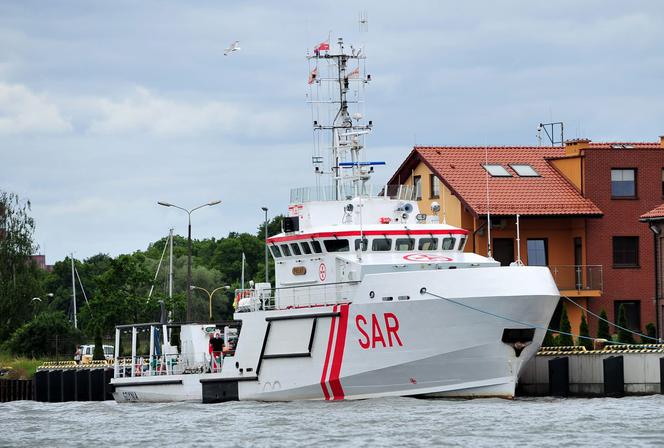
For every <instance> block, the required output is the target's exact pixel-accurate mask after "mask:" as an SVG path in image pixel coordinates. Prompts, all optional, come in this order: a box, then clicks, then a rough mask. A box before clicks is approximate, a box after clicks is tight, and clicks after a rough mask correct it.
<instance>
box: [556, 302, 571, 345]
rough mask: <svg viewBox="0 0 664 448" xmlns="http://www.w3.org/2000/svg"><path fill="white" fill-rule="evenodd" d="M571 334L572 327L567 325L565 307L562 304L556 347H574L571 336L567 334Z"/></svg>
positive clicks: (567, 319)
mask: <svg viewBox="0 0 664 448" xmlns="http://www.w3.org/2000/svg"><path fill="white" fill-rule="evenodd" d="M571 332H572V325H571V324H570V323H569V318H568V317H567V306H565V304H563V311H562V314H561V316H560V334H559V335H558V345H560V346H564V347H567V346H571V345H574V339H573V338H572V336H571V334H569V333H571ZM564 333H568V334H564Z"/></svg>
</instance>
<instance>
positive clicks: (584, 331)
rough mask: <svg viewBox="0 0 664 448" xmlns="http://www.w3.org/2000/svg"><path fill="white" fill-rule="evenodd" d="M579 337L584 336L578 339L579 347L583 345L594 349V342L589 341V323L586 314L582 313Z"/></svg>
mask: <svg viewBox="0 0 664 448" xmlns="http://www.w3.org/2000/svg"><path fill="white" fill-rule="evenodd" d="M579 336H584V337H582V338H579V339H578V345H581V346H583V347H585V348H587V349H589V350H592V348H593V341H592V340H590V339H588V338H589V337H590V331H589V330H588V322H587V321H586V315H585V313H581V325H579Z"/></svg>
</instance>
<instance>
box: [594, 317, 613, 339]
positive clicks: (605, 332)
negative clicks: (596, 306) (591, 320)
mask: <svg viewBox="0 0 664 448" xmlns="http://www.w3.org/2000/svg"><path fill="white" fill-rule="evenodd" d="M599 317H601V318H602V319H604V320H600V321H599V322H598V323H597V338H598V339H606V340H607V341H610V340H611V333H610V332H609V323H608V322H607V320H608V317H607V315H606V311H604V310H602V311H600V313H599Z"/></svg>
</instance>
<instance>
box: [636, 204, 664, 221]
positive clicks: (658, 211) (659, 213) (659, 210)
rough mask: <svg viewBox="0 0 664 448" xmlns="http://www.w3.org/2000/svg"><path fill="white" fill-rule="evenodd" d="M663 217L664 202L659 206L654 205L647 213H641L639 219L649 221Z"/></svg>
mask: <svg viewBox="0 0 664 448" xmlns="http://www.w3.org/2000/svg"><path fill="white" fill-rule="evenodd" d="M663 218H664V204H662V205H660V206H659V207H655V208H654V209H652V210H650V211H649V212H648V213H644V214H643V215H641V216H640V220H641V221H650V220H655V219H663Z"/></svg>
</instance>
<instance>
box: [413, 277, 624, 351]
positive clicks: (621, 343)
mask: <svg viewBox="0 0 664 448" xmlns="http://www.w3.org/2000/svg"><path fill="white" fill-rule="evenodd" d="M420 294H428V295H430V296H433V297H437V298H439V299H443V300H446V301H448V302H450V303H453V304H455V305H458V306H462V307H465V308H468V309H471V310H473V311H477V312H479V313H483V314H488V315H489V316H493V317H497V318H499V319H504V320H507V321H510V322H514V323H516V324H521V325H525V326H527V327H534V328H537V329H540V330H545V331H550V332H552V333H558V334H564V335H566V336H572V337H575V338H581V339H588V340H591V341H594V340H596V339H597V338H593V337H590V336H582V335H580V334H574V333H567V332H565V331H560V330H553V329H551V328H548V327H543V326H541V325H536V324H533V323H530V322H524V321H521V320H516V319H512V318H510V317H506V316H501V315H500V314H495V313H492V312H490V311H486V310H482V309H479V308H475V307H474V306H470V305H466V304H465V303H461V302H457V301H456V300H453V299H450V298H447V297H443V296H439V295H438V294H434V293H432V292H429V291H427V289H426V288H421V289H420ZM606 343H607V344H614V345H629V344H626V343H624V342H617V341H609V340H607V341H606Z"/></svg>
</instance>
